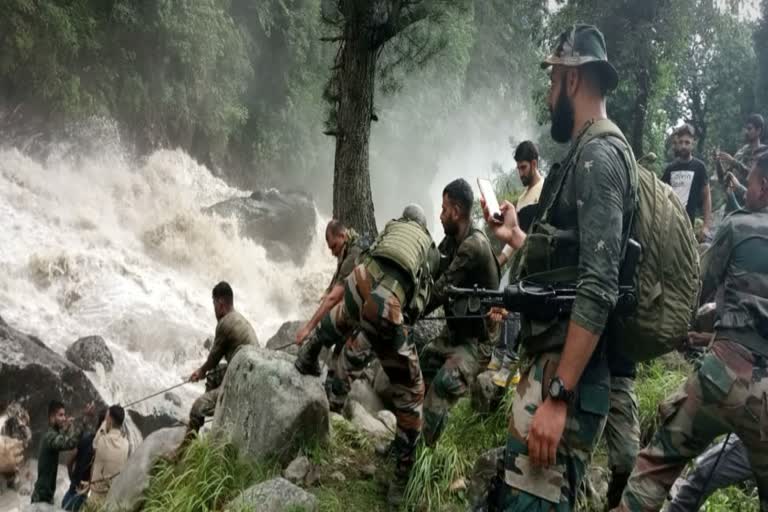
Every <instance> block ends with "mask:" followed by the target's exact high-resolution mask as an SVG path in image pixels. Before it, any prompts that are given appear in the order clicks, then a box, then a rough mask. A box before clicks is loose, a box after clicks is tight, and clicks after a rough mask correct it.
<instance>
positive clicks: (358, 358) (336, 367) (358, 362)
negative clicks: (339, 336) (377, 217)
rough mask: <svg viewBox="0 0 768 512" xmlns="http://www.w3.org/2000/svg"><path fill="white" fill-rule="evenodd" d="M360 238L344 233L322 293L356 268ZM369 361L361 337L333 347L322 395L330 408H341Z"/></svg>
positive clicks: (341, 282) (340, 282) (369, 354)
mask: <svg viewBox="0 0 768 512" xmlns="http://www.w3.org/2000/svg"><path fill="white" fill-rule="evenodd" d="M359 239H360V237H359V236H358V234H357V233H355V231H354V230H353V229H349V230H348V231H347V243H346V244H345V246H344V249H343V251H342V253H341V255H339V257H338V263H337V265H336V272H335V273H334V274H333V279H331V283H330V284H329V285H328V289H327V290H326V293H328V292H330V291H331V290H332V289H333V288H334V287H335V286H337V285H342V286H343V285H344V282H345V281H346V279H347V277H349V275H350V274H351V273H352V271H353V270H354V268H355V266H357V264H358V260H359V259H360V255H361V254H362V253H363V249H362V247H361V245H360V244H358V241H359ZM372 358H373V353H372V351H371V347H370V346H369V345H368V343H367V341H366V339H365V337H364V336H357V335H356V334H354V335H352V336H350V337H349V338H347V340H346V342H345V343H344V344H336V348H335V350H334V351H333V355H332V358H331V361H330V364H329V365H328V376H327V377H326V380H325V391H326V394H327V395H328V401H329V402H330V403H331V405H332V406H333V407H334V408H339V407H341V406H343V405H344V401H345V400H346V398H347V395H348V394H349V390H350V386H351V385H352V381H353V380H355V379H358V378H360V376H361V375H362V373H363V370H364V369H365V367H366V366H367V365H368V363H369V362H370V361H371V359H372Z"/></svg>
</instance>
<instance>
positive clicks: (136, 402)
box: [123, 366, 226, 409]
mask: <svg viewBox="0 0 768 512" xmlns="http://www.w3.org/2000/svg"><path fill="white" fill-rule="evenodd" d="M225 369H226V367H225V366H222V367H220V368H214V369H213V370H209V371H208V372H207V373H206V374H205V376H206V377H208V376H210V375H213V374H216V373H219V372H220V371H223V370H225ZM201 380H202V379H201ZM185 384H189V381H188V380H185V381H184V382H181V383H179V384H175V385H173V386H171V387H169V388H165V389H162V390H160V391H158V392H157V393H152V394H151V395H148V396H145V397H144V398H141V399H139V400H136V401H134V402H131V403H129V404H127V405H124V406H123V408H124V409H127V408H129V407H131V406H134V405H136V404H140V403H141V402H146V401H147V400H149V399H150V398H155V397H156V396H158V395H162V394H164V393H167V392H168V391H171V390H172V389H176V388H180V387H181V386H183V385H185Z"/></svg>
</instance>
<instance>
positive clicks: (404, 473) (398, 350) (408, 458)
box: [295, 208, 440, 507]
mask: <svg viewBox="0 0 768 512" xmlns="http://www.w3.org/2000/svg"><path fill="white" fill-rule="evenodd" d="M414 213H419V215H414ZM439 259H440V257H439V254H438V253H437V248H436V247H435V243H434V242H433V241H432V237H431V236H430V234H429V231H428V230H427V227H426V218H425V217H424V215H423V213H422V212H421V209H418V211H415V210H414V209H413V208H411V209H410V210H407V211H405V212H403V217H401V218H400V219H397V220H393V221H391V222H389V223H388V224H387V226H386V227H385V228H384V231H383V232H382V233H381V234H380V235H379V237H378V238H377V239H376V241H375V242H374V243H373V245H372V246H371V249H370V251H369V252H368V253H367V254H366V256H365V257H364V259H363V261H362V263H361V264H359V265H358V266H357V267H355V269H354V270H353V271H352V273H351V274H350V275H349V277H348V278H347V280H346V282H345V283H344V299H343V300H342V301H341V302H340V303H339V304H338V305H336V306H335V307H334V308H333V309H332V310H331V311H330V312H329V313H328V314H326V315H325V316H324V317H323V319H322V320H321V321H320V326H319V327H318V328H317V329H315V330H314V331H313V332H312V334H310V336H309V337H308V338H307V339H306V341H305V342H304V344H303V345H302V346H301V350H300V351H299V354H298V356H297V359H296V362H295V366H296V369H297V370H298V371H299V372H300V373H302V374H314V375H319V374H320V367H319V365H318V362H317V359H318V357H319V355H320V352H321V350H322V348H323V346H327V347H330V346H331V345H333V344H334V343H339V342H341V341H342V340H344V339H346V338H347V337H348V336H349V335H350V334H351V333H352V332H354V331H355V330H356V329H359V334H358V336H362V337H364V338H365V340H366V342H367V343H368V344H369V345H370V346H371V348H372V349H373V351H374V353H375V354H376V357H378V358H379V361H380V362H381V366H382V368H383V370H384V372H385V373H386V374H387V377H389V381H390V389H391V394H392V401H393V404H394V408H395V416H396V418H397V434H396V437H395V441H394V443H393V447H392V452H393V455H394V457H395V461H396V468H395V478H394V479H393V480H392V482H391V484H390V487H389V491H388V494H387V501H388V503H389V505H390V506H392V507H396V506H398V505H399V504H400V503H402V500H403V497H404V493H405V486H406V484H407V482H408V476H409V473H410V470H411V467H412V466H413V463H414V458H415V452H416V443H417V441H418V439H419V435H420V434H421V426H422V413H423V411H422V409H423V404H424V380H423V378H422V375H421V369H420V367H419V357H418V354H417V352H416V347H415V346H414V344H413V341H412V340H411V338H410V337H409V336H408V328H407V326H406V321H410V322H413V321H415V320H416V319H418V317H419V316H420V315H421V313H422V312H423V311H424V308H425V307H426V305H427V303H428V301H429V293H430V288H431V286H432V275H433V274H432V272H433V271H434V270H436V268H437V266H438V265H439Z"/></svg>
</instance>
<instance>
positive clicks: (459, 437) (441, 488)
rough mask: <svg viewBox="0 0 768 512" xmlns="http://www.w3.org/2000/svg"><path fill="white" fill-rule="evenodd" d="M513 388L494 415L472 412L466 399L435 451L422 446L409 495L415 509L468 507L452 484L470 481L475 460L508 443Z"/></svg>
mask: <svg viewBox="0 0 768 512" xmlns="http://www.w3.org/2000/svg"><path fill="white" fill-rule="evenodd" d="M513 396H514V391H513V388H510V389H509V391H508V393H507V394H506V395H505V397H504V399H503V401H502V404H501V406H500V407H499V408H498V410H497V411H496V412H494V413H493V414H490V415H481V414H478V413H476V412H475V411H473V410H472V407H471V406H470V402H469V399H466V398H465V399H462V400H460V401H459V403H458V404H457V405H456V407H454V408H453V410H452V411H451V415H450V418H449V420H448V425H447V427H446V429H445V432H444V433H443V435H442V436H441V438H440V440H439V441H438V442H437V444H436V445H435V446H434V447H433V448H428V447H427V446H425V445H423V444H422V445H421V446H420V447H419V449H418V451H417V456H416V464H415V465H414V467H413V470H412V472H411V479H410V482H409V483H408V489H407V492H406V502H407V504H408V508H410V509H412V510H446V507H447V506H449V505H454V506H459V505H464V504H465V498H466V496H465V495H464V493H463V492H453V493H452V492H451V491H450V487H451V484H452V483H454V482H456V481H458V480H459V479H461V478H465V479H468V478H469V476H470V472H471V470H472V467H473V465H474V463H475V461H476V460H477V459H478V457H479V456H480V455H482V454H483V453H484V452H486V451H488V450H490V449H493V448H497V447H499V446H502V445H503V444H504V443H505V442H506V432H507V418H508V416H509V411H510V408H511V406H512V398H513Z"/></svg>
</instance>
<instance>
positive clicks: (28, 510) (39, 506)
mask: <svg viewBox="0 0 768 512" xmlns="http://www.w3.org/2000/svg"><path fill="white" fill-rule="evenodd" d="M60 510H63V509H61V508H59V507H56V506H54V505H49V504H48V503H30V504H28V505H24V506H23V507H22V508H21V512H58V511H60Z"/></svg>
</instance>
